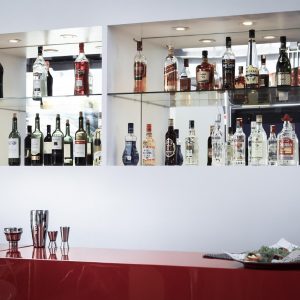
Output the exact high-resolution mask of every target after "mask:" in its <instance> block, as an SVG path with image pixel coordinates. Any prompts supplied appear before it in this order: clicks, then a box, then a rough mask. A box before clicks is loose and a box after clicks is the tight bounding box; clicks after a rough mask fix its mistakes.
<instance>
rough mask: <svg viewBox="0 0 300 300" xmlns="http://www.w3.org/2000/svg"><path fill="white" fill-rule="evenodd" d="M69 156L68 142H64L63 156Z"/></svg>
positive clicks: (69, 146)
mask: <svg viewBox="0 0 300 300" xmlns="http://www.w3.org/2000/svg"><path fill="white" fill-rule="evenodd" d="M69 157H71V145H70V144H64V158H69Z"/></svg>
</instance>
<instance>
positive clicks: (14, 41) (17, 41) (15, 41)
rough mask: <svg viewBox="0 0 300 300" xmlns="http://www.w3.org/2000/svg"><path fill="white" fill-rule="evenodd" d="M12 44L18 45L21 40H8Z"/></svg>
mask: <svg viewBox="0 0 300 300" xmlns="http://www.w3.org/2000/svg"><path fill="white" fill-rule="evenodd" d="M8 41H9V42H10V43H13V44H16V43H20V42H21V40H19V39H10V40H8Z"/></svg>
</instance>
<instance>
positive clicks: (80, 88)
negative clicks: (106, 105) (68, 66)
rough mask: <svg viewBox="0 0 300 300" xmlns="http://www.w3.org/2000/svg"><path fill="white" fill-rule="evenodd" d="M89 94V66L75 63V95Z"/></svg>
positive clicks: (84, 63) (85, 63)
mask: <svg viewBox="0 0 300 300" xmlns="http://www.w3.org/2000/svg"><path fill="white" fill-rule="evenodd" d="M88 94H89V64H88V62H76V63H75V95H88Z"/></svg>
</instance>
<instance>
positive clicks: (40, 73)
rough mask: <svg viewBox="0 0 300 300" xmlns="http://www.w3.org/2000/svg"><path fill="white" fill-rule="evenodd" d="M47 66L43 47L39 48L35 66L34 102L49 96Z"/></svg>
mask: <svg viewBox="0 0 300 300" xmlns="http://www.w3.org/2000/svg"><path fill="white" fill-rule="evenodd" d="M47 73H48V72H47V66H46V63H45V60H44V58H43V47H42V46H39V47H38V57H37V59H36V60H35V62H34V64H33V95H32V99H33V100H39V101H41V100H42V97H45V96H47Z"/></svg>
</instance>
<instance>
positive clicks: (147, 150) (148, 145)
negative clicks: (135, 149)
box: [142, 124, 155, 166]
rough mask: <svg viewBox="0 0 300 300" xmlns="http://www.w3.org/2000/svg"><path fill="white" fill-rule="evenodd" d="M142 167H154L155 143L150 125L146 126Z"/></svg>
mask: <svg viewBox="0 0 300 300" xmlns="http://www.w3.org/2000/svg"><path fill="white" fill-rule="evenodd" d="M142 154H143V166H155V141H154V139H153V137H152V125H151V124H147V126H146V139H145V140H144V141H143V153H142Z"/></svg>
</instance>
